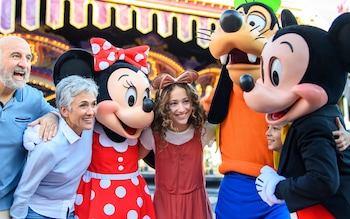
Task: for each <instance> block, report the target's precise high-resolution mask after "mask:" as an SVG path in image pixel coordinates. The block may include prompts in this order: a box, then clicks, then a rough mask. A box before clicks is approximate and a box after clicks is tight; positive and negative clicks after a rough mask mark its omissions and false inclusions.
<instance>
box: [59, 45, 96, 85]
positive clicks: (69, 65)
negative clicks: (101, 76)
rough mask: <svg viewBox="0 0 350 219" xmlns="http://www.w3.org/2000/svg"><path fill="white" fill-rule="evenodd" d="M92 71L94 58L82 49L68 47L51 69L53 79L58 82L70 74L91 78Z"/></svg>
mask: <svg viewBox="0 0 350 219" xmlns="http://www.w3.org/2000/svg"><path fill="white" fill-rule="evenodd" d="M93 73H94V58H93V56H92V55H91V54H90V53H89V52H87V51H85V50H83V49H70V50H68V51H66V52H64V53H63V54H62V55H61V56H60V57H58V59H57V60H56V63H55V66H54V69H53V81H54V84H55V85H57V84H58V82H59V81H60V80H61V79H63V78H65V77H67V76H70V75H80V76H83V77H86V78H91V77H92V75H93Z"/></svg>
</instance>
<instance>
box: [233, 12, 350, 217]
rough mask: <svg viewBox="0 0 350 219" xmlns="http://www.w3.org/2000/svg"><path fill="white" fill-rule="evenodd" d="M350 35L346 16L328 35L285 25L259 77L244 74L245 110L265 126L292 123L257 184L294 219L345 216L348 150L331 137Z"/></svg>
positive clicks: (349, 57) (348, 211)
mask: <svg viewBox="0 0 350 219" xmlns="http://www.w3.org/2000/svg"><path fill="white" fill-rule="evenodd" d="M349 37H350V14H349V13H345V14H342V15H340V16H339V17H338V18H336V19H335V20H334V22H333V23H332V25H331V28H330V29H329V31H328V32H326V31H324V30H321V29H319V28H316V27H312V26H303V25H300V26H298V25H293V26H288V27H285V28H283V29H281V30H279V31H277V33H276V34H275V35H274V36H273V37H271V38H270V40H269V41H268V42H267V44H266V45H265V47H264V49H263V52H262V69H261V75H260V76H261V78H260V79H259V80H258V81H257V82H256V83H254V81H253V80H252V79H251V78H250V76H248V75H245V76H243V77H242V78H241V82H240V83H241V87H242V89H243V90H244V91H245V92H244V99H245V101H246V103H247V104H248V106H249V107H250V108H252V109H253V110H255V111H258V112H263V113H266V120H267V122H268V123H270V124H281V125H283V124H286V123H288V122H292V125H291V126H290V128H289V130H288V133H287V136H286V139H285V143H284V146H283V148H282V152H281V158H280V164H279V167H278V172H277V173H276V171H274V170H273V169H272V168H270V167H268V166H265V167H263V168H262V169H261V174H260V175H259V177H258V178H257V180H256V189H257V190H258V192H259V195H260V196H261V198H262V199H263V200H264V201H265V202H266V203H268V204H269V205H271V206H272V205H274V204H276V203H281V202H283V200H284V201H285V203H286V204H287V207H288V209H289V211H290V212H296V216H297V217H298V218H307V219H313V218H315V219H316V218H322V219H326V218H337V219H349V218H350V183H349V182H350V150H349V149H347V150H345V151H343V152H340V151H339V149H338V148H337V146H336V143H335V141H334V137H333V134H332V131H334V130H337V129H338V127H337V125H336V123H335V122H334V118H335V117H337V116H338V117H341V112H340V110H339V107H338V105H337V102H338V100H339V99H340V97H341V95H342V92H343V89H344V86H345V83H346V79H347V75H348V72H349V70H350V42H349V40H348V39H349ZM342 123H343V122H342ZM343 124H344V123H343Z"/></svg>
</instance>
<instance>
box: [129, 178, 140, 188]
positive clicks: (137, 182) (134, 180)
mask: <svg viewBox="0 0 350 219" xmlns="http://www.w3.org/2000/svg"><path fill="white" fill-rule="evenodd" d="M131 182H132V183H133V184H134V185H135V186H137V185H139V183H140V182H139V179H138V178H137V177H134V178H132V179H131Z"/></svg>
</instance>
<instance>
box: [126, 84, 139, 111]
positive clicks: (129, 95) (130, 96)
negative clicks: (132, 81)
mask: <svg viewBox="0 0 350 219" xmlns="http://www.w3.org/2000/svg"><path fill="white" fill-rule="evenodd" d="M125 96H126V103H127V104H128V105H129V106H130V107H132V106H134V105H135V104H136V101H137V96H136V89H135V87H129V88H128V90H127V91H126V95H125Z"/></svg>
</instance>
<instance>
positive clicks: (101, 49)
mask: <svg viewBox="0 0 350 219" xmlns="http://www.w3.org/2000/svg"><path fill="white" fill-rule="evenodd" d="M90 43H91V49H92V53H93V55H94V59H95V71H102V70H105V69H106V68H108V67H110V66H111V65H112V64H113V63H115V62H116V61H118V60H124V61H125V62H127V63H129V64H131V65H134V66H136V67H137V68H139V69H140V70H141V71H142V72H143V73H145V74H148V67H147V57H148V52H149V47H148V46H136V47H133V48H130V49H122V48H117V47H114V46H113V45H112V44H111V43H110V42H108V41H107V40H105V39H103V38H92V39H91V40H90Z"/></svg>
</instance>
